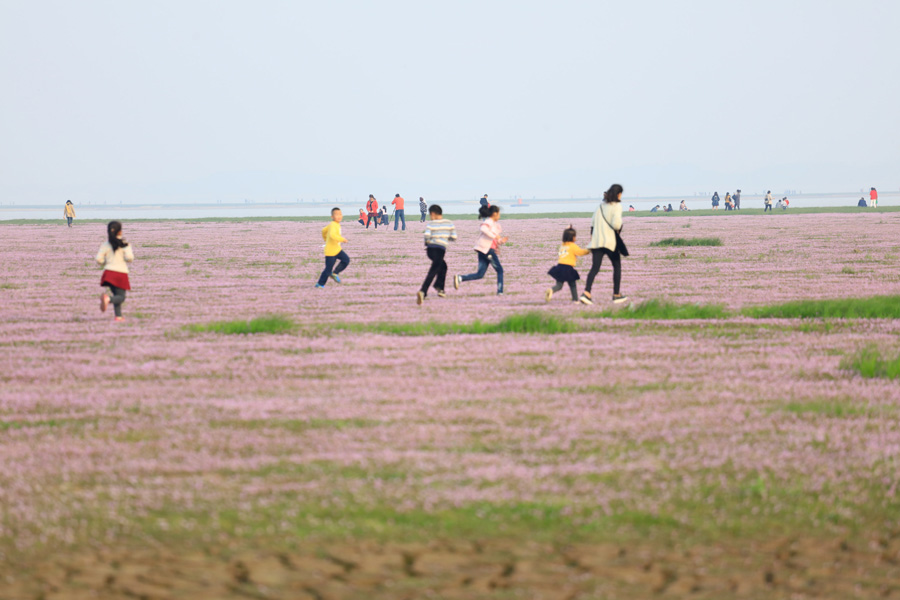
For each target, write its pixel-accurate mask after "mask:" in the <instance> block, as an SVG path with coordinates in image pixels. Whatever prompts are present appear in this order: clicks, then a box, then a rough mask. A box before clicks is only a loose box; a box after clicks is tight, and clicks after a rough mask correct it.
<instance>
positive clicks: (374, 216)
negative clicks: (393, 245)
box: [366, 194, 378, 229]
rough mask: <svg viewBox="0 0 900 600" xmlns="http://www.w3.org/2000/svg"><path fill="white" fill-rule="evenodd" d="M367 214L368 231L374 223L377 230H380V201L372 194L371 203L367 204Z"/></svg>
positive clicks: (370, 196) (370, 195)
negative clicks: (370, 224)
mask: <svg viewBox="0 0 900 600" xmlns="http://www.w3.org/2000/svg"><path fill="white" fill-rule="evenodd" d="M366 213H368V215H369V218H368V220H367V221H366V229H368V228H369V223H371V222H373V221H374V222H375V229H378V200H376V199H375V196H373V195H372V194H369V201H368V202H366Z"/></svg>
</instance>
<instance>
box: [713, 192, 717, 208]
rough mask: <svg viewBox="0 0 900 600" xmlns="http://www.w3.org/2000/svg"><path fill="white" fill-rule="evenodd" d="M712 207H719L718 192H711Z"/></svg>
mask: <svg viewBox="0 0 900 600" xmlns="http://www.w3.org/2000/svg"><path fill="white" fill-rule="evenodd" d="M712 207H713V210H718V209H719V192H713V197H712Z"/></svg>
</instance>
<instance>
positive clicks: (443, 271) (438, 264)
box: [422, 246, 447, 295]
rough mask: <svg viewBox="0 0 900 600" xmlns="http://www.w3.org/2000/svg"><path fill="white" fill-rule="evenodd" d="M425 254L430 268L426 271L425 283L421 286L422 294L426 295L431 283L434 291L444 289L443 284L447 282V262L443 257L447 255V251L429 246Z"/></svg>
mask: <svg viewBox="0 0 900 600" xmlns="http://www.w3.org/2000/svg"><path fill="white" fill-rule="evenodd" d="M425 252H426V254H428V258H430V259H431V268H429V269H428V275H427V276H426V277H425V283H423V284H422V293H423V294H426V295H427V294H428V286H430V285H431V282H432V281H434V289H436V290H437V291H441V290H443V289H444V284H445V283H446V280H447V261H445V260H444V255H445V254H446V253H447V250H446V249H444V248H435V247H432V246H429V247H428V248H426V249H425Z"/></svg>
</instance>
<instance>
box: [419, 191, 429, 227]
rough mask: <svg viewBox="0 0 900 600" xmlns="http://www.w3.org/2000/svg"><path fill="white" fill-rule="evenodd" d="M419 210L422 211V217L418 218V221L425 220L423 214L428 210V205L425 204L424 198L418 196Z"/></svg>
mask: <svg viewBox="0 0 900 600" xmlns="http://www.w3.org/2000/svg"><path fill="white" fill-rule="evenodd" d="M419 212H420V213H422V218H421V219H419V223H424V222H425V214H426V213H427V212H428V205H427V204H425V198H423V197H422V196H419Z"/></svg>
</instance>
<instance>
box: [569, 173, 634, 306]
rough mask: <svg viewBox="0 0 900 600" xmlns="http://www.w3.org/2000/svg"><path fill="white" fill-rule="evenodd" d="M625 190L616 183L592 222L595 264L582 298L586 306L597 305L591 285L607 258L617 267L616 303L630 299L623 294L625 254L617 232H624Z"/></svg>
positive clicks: (590, 245)
mask: <svg viewBox="0 0 900 600" xmlns="http://www.w3.org/2000/svg"><path fill="white" fill-rule="evenodd" d="M623 191H624V190H623V188H622V186H621V185H619V184H618V183H616V184H613V185H612V186H611V187H610V188H609V190H607V191H606V192H604V194H603V202H602V203H601V204H600V206H599V207H598V208H597V212H595V213H594V218H593V220H592V221H591V243H590V244H589V245H588V248H589V249H590V251H591V259H592V261H593V262H592V264H591V270H590V272H588V276H587V281H586V282H585V285H584V292H582V294H581V298H580V300H581V302H582V303H584V304H593V303H594V301H593V300H592V299H591V286H593V285H594V278H595V277H596V276H597V273H599V272H600V264H601V263H602V262H603V257H604V256H608V257H609V262H611V263H612V266H613V302H614V303H616V304H620V303H622V302H625V301H626V300H627V299H628V298H626V297H625V296H623V295H622V294H620V293H619V284H620V283H621V282H622V259H621V256H622V255H621V248H618V247H617V245H616V232H617V231H621V230H622V192H623Z"/></svg>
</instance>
